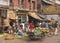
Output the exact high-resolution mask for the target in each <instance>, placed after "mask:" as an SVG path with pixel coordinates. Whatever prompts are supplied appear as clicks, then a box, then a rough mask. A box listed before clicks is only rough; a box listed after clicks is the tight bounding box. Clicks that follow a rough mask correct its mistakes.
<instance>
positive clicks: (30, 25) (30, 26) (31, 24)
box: [29, 21, 34, 30]
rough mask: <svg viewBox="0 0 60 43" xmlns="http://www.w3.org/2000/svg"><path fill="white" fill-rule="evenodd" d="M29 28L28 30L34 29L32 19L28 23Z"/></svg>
mask: <svg viewBox="0 0 60 43" xmlns="http://www.w3.org/2000/svg"><path fill="white" fill-rule="evenodd" d="M29 29H30V30H34V25H33V21H32V22H31V23H30V24H29Z"/></svg>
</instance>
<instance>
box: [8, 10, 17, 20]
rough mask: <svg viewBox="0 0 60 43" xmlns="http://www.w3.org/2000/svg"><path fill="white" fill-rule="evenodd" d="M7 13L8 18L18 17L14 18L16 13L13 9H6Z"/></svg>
mask: <svg viewBox="0 0 60 43" xmlns="http://www.w3.org/2000/svg"><path fill="white" fill-rule="evenodd" d="M8 14H9V18H10V19H14V20H15V19H18V18H16V15H15V12H14V11H12V10H9V11H8Z"/></svg>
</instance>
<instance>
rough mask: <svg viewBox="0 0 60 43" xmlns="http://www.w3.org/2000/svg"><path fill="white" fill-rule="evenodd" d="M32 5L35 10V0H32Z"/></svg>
mask: <svg viewBox="0 0 60 43" xmlns="http://www.w3.org/2000/svg"><path fill="white" fill-rule="evenodd" d="M32 5H33V10H35V2H34V1H32Z"/></svg>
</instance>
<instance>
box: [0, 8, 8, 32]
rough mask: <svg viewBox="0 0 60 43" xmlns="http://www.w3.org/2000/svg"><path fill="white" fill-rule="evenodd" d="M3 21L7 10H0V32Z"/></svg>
mask: <svg viewBox="0 0 60 43" xmlns="http://www.w3.org/2000/svg"><path fill="white" fill-rule="evenodd" d="M5 19H7V9H4V8H0V30H1V31H0V32H2V30H3V26H4V20H5Z"/></svg>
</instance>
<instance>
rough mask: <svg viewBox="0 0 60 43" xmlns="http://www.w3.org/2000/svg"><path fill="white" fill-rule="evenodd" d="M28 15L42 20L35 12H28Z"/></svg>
mask: <svg viewBox="0 0 60 43" xmlns="http://www.w3.org/2000/svg"><path fill="white" fill-rule="evenodd" d="M29 16H31V17H33V18H35V19H38V20H42V19H41V18H40V17H39V16H38V15H37V14H36V13H35V12H29Z"/></svg>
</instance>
